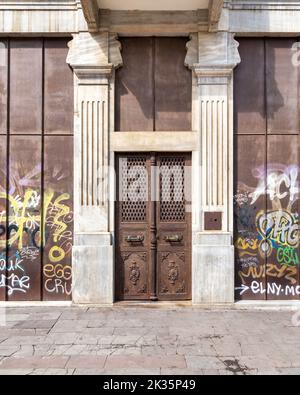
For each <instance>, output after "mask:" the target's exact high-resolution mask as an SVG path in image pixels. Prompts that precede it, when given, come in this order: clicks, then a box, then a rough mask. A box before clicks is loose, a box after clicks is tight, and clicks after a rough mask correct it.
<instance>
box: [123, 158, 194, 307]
mask: <svg viewBox="0 0 300 395" xmlns="http://www.w3.org/2000/svg"><path fill="white" fill-rule="evenodd" d="M190 165H191V160H190V155H189V154H181V153H178V154H163V155H159V154H154V153H151V154H125V155H123V154H122V155H118V156H117V160H116V168H117V174H118V182H117V203H116V273H115V283H116V287H115V289H116V298H117V299H118V300H188V299H190V298H191V214H190V207H191V206H190V200H191V199H190V195H189V194H190V189H191V188H190V185H191V184H190V177H189V173H190Z"/></svg>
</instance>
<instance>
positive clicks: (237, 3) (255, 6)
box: [224, 0, 300, 11]
mask: <svg viewBox="0 0 300 395" xmlns="http://www.w3.org/2000/svg"><path fill="white" fill-rule="evenodd" d="M224 7H225V8H228V9H231V10H245V11H252V10H257V11H260V10H269V11H276V10H278V11H287V10H288V11H293V10H297V11H298V10H300V1H295V0H284V1H274V0H261V1H249V0H225V1H224Z"/></svg>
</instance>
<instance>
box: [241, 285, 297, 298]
mask: <svg viewBox="0 0 300 395" xmlns="http://www.w3.org/2000/svg"><path fill="white" fill-rule="evenodd" d="M235 290H236V291H239V292H240V296H242V295H244V294H245V293H246V292H248V291H250V292H252V293H253V294H254V295H257V294H259V295H265V294H267V295H274V296H299V295H300V285H298V286H294V285H286V286H284V285H281V284H277V283H274V282H273V283H267V284H265V283H262V282H258V281H252V283H251V285H249V286H248V285H244V284H242V285H241V286H240V287H236V288H235Z"/></svg>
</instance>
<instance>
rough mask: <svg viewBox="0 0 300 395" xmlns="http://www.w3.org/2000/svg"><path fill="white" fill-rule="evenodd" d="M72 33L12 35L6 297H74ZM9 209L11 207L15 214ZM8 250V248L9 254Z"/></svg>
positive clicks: (0, 255)
mask: <svg viewBox="0 0 300 395" xmlns="http://www.w3.org/2000/svg"><path fill="white" fill-rule="evenodd" d="M67 41H68V40H67V39H54V40H52V39H24V40H23V39H22V40H20V39H8V40H7V43H8V48H10V56H9V63H8V69H9V73H7V68H6V69H5V68H4V69H0V81H5V78H7V77H4V76H3V73H6V75H7V74H8V84H7V86H8V95H9V96H10V106H9V107H8V109H9V110H10V112H9V114H7V116H6V117H7V119H8V120H9V122H8V135H7V136H5V135H2V136H1V135H0V153H1V156H0V194H1V195H0V215H1V217H0V232H1V233H0V243H1V244H0V264H1V266H0V270H1V272H0V275H1V280H0V300H5V299H6V300H12V301H16V300H21V301H25V300H30V301H33V300H68V299H70V298H71V246H72V241H73V192H72V190H73V136H72V134H73V126H72V125H73V78H72V73H71V71H70V69H69V67H68V65H67V64H66V53H67ZM7 213H8V214H7ZM6 254H7V255H6Z"/></svg>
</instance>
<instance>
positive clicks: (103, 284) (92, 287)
mask: <svg viewBox="0 0 300 395" xmlns="http://www.w3.org/2000/svg"><path fill="white" fill-rule="evenodd" d="M75 242H76V243H77V245H75V246H74V247H73V293H72V295H73V302H74V303H76V304H112V303H113V301H114V292H113V290H114V280H113V265H114V264H113V246H112V245H111V235H110V234H101V235H97V234H89V235H88V234H84V235H83V234H82V235H76V238H75ZM78 244H80V245H78Z"/></svg>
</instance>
